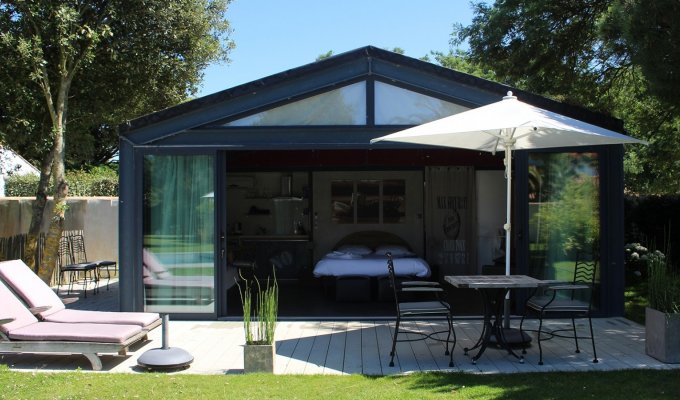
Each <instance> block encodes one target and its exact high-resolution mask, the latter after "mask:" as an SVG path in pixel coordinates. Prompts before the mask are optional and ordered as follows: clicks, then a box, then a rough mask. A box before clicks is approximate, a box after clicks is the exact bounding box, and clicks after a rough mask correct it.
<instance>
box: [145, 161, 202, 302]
mask: <svg viewBox="0 0 680 400" xmlns="http://www.w3.org/2000/svg"><path fill="white" fill-rule="evenodd" d="M213 165H214V161H213V157H211V156H205V155H198V156H174V155H170V156H151V155H147V156H145V157H144V211H143V217H144V223H143V227H144V259H143V281H144V293H145V309H146V310H147V311H156V312H166V313H213V312H214V307H215V295H214V267H215V262H214V219H215V218H214V213H215V205H214V195H213V193H214V190H215V188H214V178H213V177H214V166H213Z"/></svg>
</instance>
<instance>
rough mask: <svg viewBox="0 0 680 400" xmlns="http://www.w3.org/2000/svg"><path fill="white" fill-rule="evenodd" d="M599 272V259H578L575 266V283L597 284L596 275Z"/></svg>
mask: <svg viewBox="0 0 680 400" xmlns="http://www.w3.org/2000/svg"><path fill="white" fill-rule="evenodd" d="M596 272H597V257H593V260H591V261H584V260H581V259H580V257H577V259H576V265H574V279H573V282H574V283H582V284H587V285H593V284H595V274H596Z"/></svg>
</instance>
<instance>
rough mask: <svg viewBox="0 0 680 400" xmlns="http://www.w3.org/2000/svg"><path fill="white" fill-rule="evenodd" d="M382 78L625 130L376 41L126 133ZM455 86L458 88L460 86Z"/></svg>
mask: <svg viewBox="0 0 680 400" xmlns="http://www.w3.org/2000/svg"><path fill="white" fill-rule="evenodd" d="M369 78H371V79H380V80H383V81H387V82H397V83H400V84H405V85H409V86H410V87H415V88H422V89H423V90H424V91H427V92H429V93H438V94H440V95H441V96H448V97H450V98H451V97H454V98H455V99H456V101H458V102H460V103H461V104H465V105H467V106H468V107H476V106H480V105H484V104H488V103H491V102H494V101H497V100H499V99H500V98H501V97H502V96H504V95H505V94H506V93H507V91H508V90H511V91H513V93H514V94H515V95H516V96H517V97H518V98H519V99H520V100H522V101H524V102H526V103H529V104H533V105H535V106H537V107H541V108H544V109H547V110H550V111H554V112H558V113H561V114H564V115H567V116H570V117H572V118H576V119H579V120H582V121H585V122H589V123H592V124H594V125H599V126H602V127H604V128H607V129H611V130H615V131H622V130H623V124H622V122H621V121H620V120H618V119H615V118H612V117H608V116H606V115H603V114H599V113H595V112H592V111H589V110H587V109H584V108H581V107H575V106H571V105H568V104H564V103H560V102H556V101H553V100H550V99H548V98H545V97H542V96H538V95H535V94H532V93H528V92H525V91H522V90H519V89H517V88H513V87H510V86H507V85H503V84H500V83H496V82H492V81H489V80H486V79H482V78H478V77H475V76H473V75H469V74H465V73H462V72H458V71H455V70H451V69H448V68H444V67H441V66H438V65H435V64H432V63H429V62H425V61H421V60H418V59H415V58H411V57H407V56H404V55H401V54H397V53H393V52H391V51H387V50H383V49H379V48H376V47H373V46H367V47H362V48H359V49H356V50H352V51H349V52H346V53H342V54H338V55H336V56H332V57H329V58H327V59H324V60H321V61H317V62H313V63H310V64H307V65H303V66H301V67H297V68H293V69H290V70H288V71H284V72H281V73H278V74H275V75H271V76H268V77H264V78H262V79H259V80H256V81H253V82H249V83H246V84H243V85H239V86H236V87H233V88H229V89H226V90H223V91H220V92H217V93H213V94H210V95H208V96H205V97H201V98H198V99H195V100H192V101H189V102H186V103H182V104H180V105H177V106H174V107H171V108H168V109H165V110H161V111H158V112H155V113H152V114H149V115H146V116H143V117H140V118H137V119H134V120H132V121H129V122H128V123H126V124H122V125H121V127H120V132H121V136H123V137H126V138H128V139H132V138H133V137H135V136H137V135H139V136H140V137H139V138H137V139H139V140H132V141H133V142H145V143H148V142H150V141H153V140H154V138H158V137H166V136H168V135H172V134H173V132H181V131H187V130H191V129H196V128H198V127H201V126H207V125H210V123H212V122H215V121H219V120H223V119H224V118H227V117H229V116H230V115H236V114H239V113H241V114H242V113H244V112H245V111H247V110H255V109H258V108H262V107H266V106H267V105H268V104H275V103H276V102H280V101H283V100H285V99H290V98H294V97H298V96H301V95H304V94H305V93H312V92H319V91H323V90H332V89H334V88H336V87H337V86H338V85H340V84H346V83H347V82H351V81H358V80H361V79H369ZM454 88H455V90H454Z"/></svg>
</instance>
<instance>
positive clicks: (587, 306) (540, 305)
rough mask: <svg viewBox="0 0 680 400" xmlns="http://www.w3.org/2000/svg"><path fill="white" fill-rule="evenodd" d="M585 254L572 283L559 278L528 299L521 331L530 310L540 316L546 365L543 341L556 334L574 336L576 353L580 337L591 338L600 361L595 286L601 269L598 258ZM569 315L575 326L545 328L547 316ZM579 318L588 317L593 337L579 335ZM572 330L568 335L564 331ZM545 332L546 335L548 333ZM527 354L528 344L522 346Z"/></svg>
mask: <svg viewBox="0 0 680 400" xmlns="http://www.w3.org/2000/svg"><path fill="white" fill-rule="evenodd" d="M582 256H583V254H578V255H577V257H576V262H575V265H574V275H573V279H572V281H571V282H566V283H565V282H558V281H555V282H553V283H551V284H550V285H548V286H546V287H544V288H543V291H542V292H541V293H538V290H540V289H537V292H534V294H533V295H532V296H530V297H529V299H528V300H527V302H526V306H525V312H524V316H523V317H522V321H521V323H520V332H522V331H524V329H523V327H524V320H525V318H526V317H527V314H528V313H529V312H533V313H535V314H537V315H538V318H539V323H538V329H537V330H536V333H537V342H538V351H539V361H538V364H539V365H543V347H542V346H541V342H542V341H545V340H550V339H552V338H553V337H564V338H573V339H574V342H575V344H576V353H580V352H581V350H580V349H579V344H578V340H579V339H590V340H591V342H592V346H593V363H597V362H598V359H597V351H596V350H595V335H594V334H593V322H592V319H591V311H592V302H593V289H594V285H595V275H596V271H597V263H598V257H597V256H593V257H592V258H593V261H584V259H583V258H581V257H582ZM558 317H562V318H564V317H566V318H570V319H571V328H565V329H556V330H551V331H546V330H544V328H543V321H544V319H548V318H551V319H552V318H558ZM576 318H587V319H588V325H589V328H590V336H578V333H577V331H576V321H575V319H576ZM566 331H570V332H571V335H569V336H567V335H566V334H563V332H566ZM544 335H545V336H544ZM522 353H523V354H526V347H525V348H524V349H522Z"/></svg>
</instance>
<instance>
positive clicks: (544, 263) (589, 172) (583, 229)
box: [529, 153, 600, 300]
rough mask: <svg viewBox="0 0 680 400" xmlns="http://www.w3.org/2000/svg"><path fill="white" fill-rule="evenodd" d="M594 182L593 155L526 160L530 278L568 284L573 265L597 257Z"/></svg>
mask: <svg viewBox="0 0 680 400" xmlns="http://www.w3.org/2000/svg"><path fill="white" fill-rule="evenodd" d="M599 179H600V176H599V160H598V155H597V154H596V153H539V154H530V156H529V233H530V236H529V238H530V244H529V253H530V262H529V268H530V271H529V273H530V275H532V276H534V277H537V278H541V279H557V280H560V281H566V282H569V281H572V280H573V278H574V266H575V262H576V260H577V259H581V260H585V261H591V260H592V259H593V257H597V247H598V241H599V236H600V206H599V204H600V200H599ZM598 268H599V266H598ZM599 273H600V271H599V270H598V271H597V276H596V281H597V283H598V284H599ZM595 299H597V297H595ZM584 300H587V299H584Z"/></svg>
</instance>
